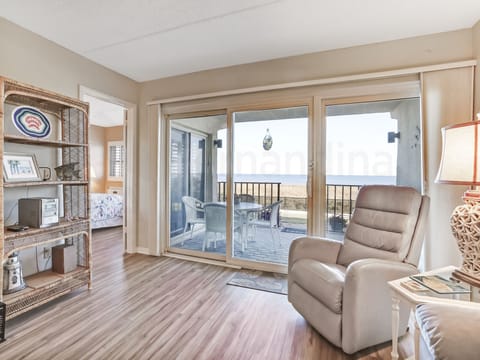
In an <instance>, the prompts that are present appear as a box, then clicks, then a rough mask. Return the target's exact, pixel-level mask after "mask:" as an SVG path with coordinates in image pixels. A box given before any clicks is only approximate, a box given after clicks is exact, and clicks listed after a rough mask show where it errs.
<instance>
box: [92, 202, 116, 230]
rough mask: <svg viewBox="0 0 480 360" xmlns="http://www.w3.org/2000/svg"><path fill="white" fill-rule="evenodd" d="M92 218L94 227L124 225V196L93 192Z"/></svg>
mask: <svg viewBox="0 0 480 360" xmlns="http://www.w3.org/2000/svg"><path fill="white" fill-rule="evenodd" d="M90 220H91V225H92V229H100V228H105V227H113V226H121V225H123V196H122V195H117V194H104V193H91V194H90Z"/></svg>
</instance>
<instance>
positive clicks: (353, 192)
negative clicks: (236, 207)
mask: <svg viewBox="0 0 480 360" xmlns="http://www.w3.org/2000/svg"><path fill="white" fill-rule="evenodd" d="M281 185H282V183H280V182H250V181H242V182H235V183H234V189H233V192H234V194H235V195H250V196H253V199H254V201H255V202H256V203H258V204H261V205H262V206H264V207H265V206H268V205H270V204H272V203H273V202H275V201H279V200H282V201H283V202H282V209H285V210H299V208H301V209H302V210H305V211H306V210H307V199H306V198H305V199H303V200H304V201H302V202H301V204H300V203H299V200H301V199H300V198H290V197H289V196H288V194H284V196H283V197H282V196H281ZM360 188H361V185H336V184H327V188H326V195H327V201H326V204H327V209H326V212H327V217H326V221H327V223H326V229H328V231H331V232H339V233H343V232H344V230H345V227H346V226H347V224H348V222H349V221H350V219H351V217H352V213H353V209H355V201H356V199H357V195H358V191H359V190H360ZM217 193H218V196H217V198H218V199H217V201H226V183H225V182H224V181H220V182H218V189H217ZM285 195H286V196H285ZM299 204H300V206H299ZM294 205H295V206H294Z"/></svg>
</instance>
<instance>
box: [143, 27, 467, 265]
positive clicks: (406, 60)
mask: <svg viewBox="0 0 480 360" xmlns="http://www.w3.org/2000/svg"><path fill="white" fill-rule="evenodd" d="M472 58H474V56H473V51H472V30H471V29H466V30H459V31H454V32H447V33H441V34H434V35H429V36H422V37H416V38H410V39H403V40H397V41H390V42H384V43H378V44H371V45H365V46H358V47H353V48H347V49H340V50H333V51H326V52H319V53H315V54H308V55H303V56H295V57H290V58H284V59H276V60H271V61H264V62H258V63H254V64H247V65H239V66H233V67H228V68H222V69H215V70H209V71H203V72H198V73H194V74H189V75H182V76H176V77H171V78H165V79H160V80H156V81H150V82H146V83H143V84H142V86H141V91H140V104H141V108H140V118H141V120H142V121H141V122H140V124H139V125H140V126H139V139H140V141H139V142H140V144H139V153H140V154H142V161H140V162H139V169H140V171H139V172H140V174H141V175H140V176H141V177H140V179H139V184H140V183H142V185H140V186H141V189H142V191H140V192H139V203H140V204H141V205H140V208H139V218H144V217H143V216H147V217H148V216H152V217H153V218H152V221H155V218H156V216H157V215H156V206H157V204H156V202H155V198H156V196H153V194H156V183H155V182H154V181H151V179H154V178H155V177H156V174H157V161H158V159H157V156H156V154H157V145H158V144H157V142H156V141H155V137H154V135H152V133H153V134H156V133H157V132H158V127H157V121H158V117H157V116H149V117H148V118H147V116H146V107H145V104H146V103H147V102H148V101H151V100H156V99H165V98H170V97H177V96H186V95H193V94H202V93H208V92H214V91H222V90H232V89H239V88H248V87H253V86H263V85H272V84H279V83H285V82H295V81H303V80H312V79H320V78H328V77H335V76H343V75H352V74H361V73H369V72H378V71H386V70H394V69H402V68H407V67H416V66H423V65H431V64H439V63H446V62H454V61H461V60H470V59H472ZM435 133H436V134H437V136H438V137H437V139H440V130H439V129H438V131H435ZM147 139H149V140H150V141H147ZM143 140H145V141H143ZM143 154H144V155H143ZM434 166H438V165H434ZM142 178H143V179H149V181H145V182H142V180H141V179H142ZM141 213H142V214H143V216H142V215H140V214H141ZM154 235H155V232H154V231H153V230H152V229H150V230H149V229H148V228H142V229H139V231H138V239H139V241H138V245H139V246H140V247H142V248H150V249H154V248H155V245H154V239H152V237H153V236H154ZM152 241H153V242H152ZM432 256H434V255H432ZM440 261H445V262H447V261H449V259H442V260H440Z"/></svg>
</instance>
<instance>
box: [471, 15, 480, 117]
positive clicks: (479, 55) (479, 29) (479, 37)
mask: <svg viewBox="0 0 480 360" xmlns="http://www.w3.org/2000/svg"><path fill="white" fill-rule="evenodd" d="M473 54H474V57H475V58H476V59H477V61H478V66H477V72H476V74H475V78H476V81H475V114H477V113H479V112H480V20H479V21H478V22H477V23H476V24H475V26H474V27H473Z"/></svg>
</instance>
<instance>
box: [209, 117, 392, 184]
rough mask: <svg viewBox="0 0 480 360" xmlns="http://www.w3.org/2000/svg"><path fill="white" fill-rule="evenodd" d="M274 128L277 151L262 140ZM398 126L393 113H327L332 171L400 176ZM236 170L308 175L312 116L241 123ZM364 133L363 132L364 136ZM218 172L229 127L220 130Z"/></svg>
mask: <svg viewBox="0 0 480 360" xmlns="http://www.w3.org/2000/svg"><path fill="white" fill-rule="evenodd" d="M267 129H269V132H270V135H271V136H272V138H273V146H272V148H271V150H269V151H266V150H264V149H263V146H262V142H263V138H264V137H265V135H266V132H267ZM396 130H397V121H396V120H394V119H391V117H390V113H378V114H366V115H364V114H361V115H347V116H329V117H327V163H326V166H327V175H368V176H379V175H381V176H395V173H396V159H397V146H396V144H389V143H387V133H388V132H389V131H396ZM234 131H235V137H234V142H235V150H234V154H235V155H234V156H235V159H234V172H235V173H237V174H282V175H306V174H307V166H308V156H307V149H308V148H307V147H308V120H307V119H306V118H299V119H286V120H270V121H255V122H242V123H237V124H235V130H234ZM360 134H362V136H359V135H360ZM218 135H219V138H221V139H222V140H223V143H224V146H223V147H222V148H221V149H219V150H218V173H219V174H224V173H225V172H226V170H225V164H226V149H227V146H226V144H227V142H226V130H225V129H224V130H221V131H219V134H218Z"/></svg>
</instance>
